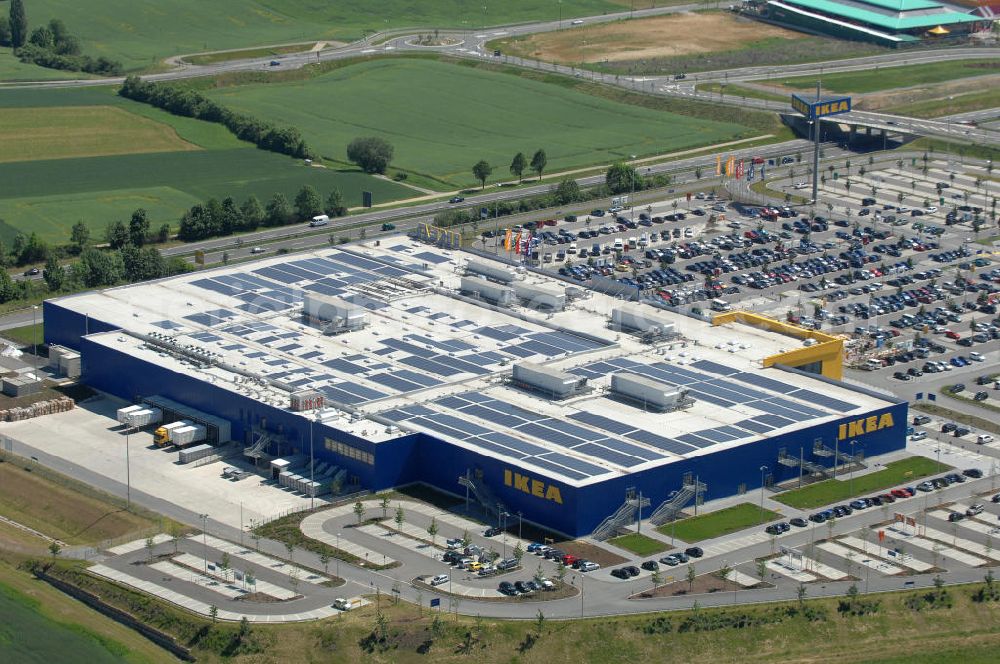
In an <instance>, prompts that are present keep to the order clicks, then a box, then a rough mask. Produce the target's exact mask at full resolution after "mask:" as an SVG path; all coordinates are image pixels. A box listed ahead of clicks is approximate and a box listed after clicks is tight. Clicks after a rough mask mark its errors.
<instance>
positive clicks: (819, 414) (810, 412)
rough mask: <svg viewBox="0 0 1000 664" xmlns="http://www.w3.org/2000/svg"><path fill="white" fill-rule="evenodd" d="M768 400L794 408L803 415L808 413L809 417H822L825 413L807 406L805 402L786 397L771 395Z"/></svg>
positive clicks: (784, 406) (783, 406)
mask: <svg viewBox="0 0 1000 664" xmlns="http://www.w3.org/2000/svg"><path fill="white" fill-rule="evenodd" d="M768 401H770V402H771V403H774V404H778V405H779V406H781V407H782V408H787V409H788V410H794V411H797V412H800V413H802V414H803V415H808V416H810V417H822V416H823V415H826V413H824V412H822V411H819V410H816V409H815V408H813V407H812V406H807V405H805V404H801V403H796V402H794V401H789V400H788V399H780V398H778V397H772V398H770V399H768Z"/></svg>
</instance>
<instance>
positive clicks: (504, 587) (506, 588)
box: [497, 581, 517, 595]
mask: <svg viewBox="0 0 1000 664" xmlns="http://www.w3.org/2000/svg"><path fill="white" fill-rule="evenodd" d="M497 590H499V591H500V592H501V593H503V594H504V595H516V594H517V589H516V588H515V587H514V584H513V583H511V582H510V581H501V582H500V586H499V587H498V588H497Z"/></svg>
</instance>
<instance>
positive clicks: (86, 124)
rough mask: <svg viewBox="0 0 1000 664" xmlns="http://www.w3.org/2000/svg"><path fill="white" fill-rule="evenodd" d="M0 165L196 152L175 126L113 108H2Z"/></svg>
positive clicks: (0, 118)
mask: <svg viewBox="0 0 1000 664" xmlns="http://www.w3.org/2000/svg"><path fill="white" fill-rule="evenodd" d="M0 144H3V146H4V149H3V151H2V152H0V163H5V162H12V161H29V160H35V159H66V158H71V157H94V156H108V155H115V154H132V153H137V152H173V151H175V150H197V149H199V148H198V146H196V145H194V144H192V143H188V142H187V141H184V140H183V139H181V138H180V137H179V136H178V135H177V132H176V131H174V129H173V127H171V126H169V125H166V124H162V123H159V122H156V121H154V120H150V119H148V118H144V117H142V116H139V115H134V114H132V113H129V112H128V111H126V110H124V109H122V108H116V107H113V106H63V107H50V108H0Z"/></svg>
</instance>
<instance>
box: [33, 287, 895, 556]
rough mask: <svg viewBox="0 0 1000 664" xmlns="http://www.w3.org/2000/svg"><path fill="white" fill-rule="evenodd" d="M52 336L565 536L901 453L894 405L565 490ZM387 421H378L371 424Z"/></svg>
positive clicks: (208, 407) (68, 332) (364, 470)
mask: <svg viewBox="0 0 1000 664" xmlns="http://www.w3.org/2000/svg"><path fill="white" fill-rule="evenodd" d="M44 306H45V309H44V314H45V321H46V324H45V340H46V343H49V344H60V345H64V346H68V347H71V348H75V349H77V350H79V351H80V353H81V370H82V375H81V380H82V381H83V382H84V383H85V384H87V385H89V386H91V387H93V388H95V389H98V390H101V391H104V392H107V393H109V394H113V395H115V396H118V397H120V398H122V399H127V400H130V401H138V400H139V399H141V398H142V397H148V396H151V395H154V394H158V395H162V396H165V397H167V398H169V399H173V400H175V401H178V402H180V403H183V404H188V405H191V406H192V407H196V408H198V409H201V410H204V411H207V412H210V413H212V414H213V415H216V416H218V417H221V418H225V419H226V420H229V421H230V422H231V425H232V436H233V439H234V440H237V441H241V442H243V443H244V444H250V443H251V442H252V436H253V432H254V431H255V430H261V429H266V430H268V431H272V432H275V433H278V434H280V436H281V437H282V438H283V439H284V440H286V441H287V442H288V443H289V444H290V445H291V446H292V447H293V448H294V449H293V452H298V453H305V454H308V453H309V450H310V445H311V446H312V449H313V453H314V454H315V456H316V458H317V459H320V460H326V461H329V462H332V463H335V464H336V465H338V466H341V467H343V468H346V469H347V471H348V473H349V474H350V476H351V479H353V480H355V481H356V482H357V483H359V484H360V485H361V486H363V487H365V488H368V489H371V490H381V489H386V488H389V487H393V486H399V485H403V484H408V483H412V482H424V483H426V484H429V485H431V486H433V487H436V488H438V489H441V490H443V491H447V492H451V493H454V494H459V495H461V494H462V493H463V492H464V489H463V488H462V487H461V486H460V485H459V483H458V479H459V477H460V476H463V475H466V474H467V473H471V474H472V475H473V476H474V477H475V478H476V479H478V480H480V481H482V482H483V483H485V484H486V485H487V486H488V487H489V489H491V491H492V492H493V493H494V494H495V495H496V497H497V498H498V499H499V500H500V501H502V502H503V504H504V506H505V508H506V510H507V511H508V512H510V513H511V514H517V513H518V512H521V513H523V516H524V519H525V520H527V521H531V522H534V523H537V524H539V525H542V526H544V527H546V528H549V529H552V530H556V531H558V532H561V533H564V534H566V535H569V536H581V535H586V534H589V533H590V532H592V531H593V530H594V529H595V527H596V526H597V525H598V524H599V523H600V522H601V521H602V520H604V518H605V517H607V516H608V515H609V514H611V513H612V512H613V511H614V510H615V509H617V508H618V507H619V506H620V505H621V504H622V502H623V501H624V499H625V495H626V491H627V490H629V489H634V490H635V491H641V492H642V494H643V496H644V497H648V498H649V499H650V502H651V505H652V508H653V509H655V508H656V507H657V506H658V505H659V504H660V503H662V502H663V501H665V500H667V498H668V496H669V494H670V493H671V492H673V491H676V490H678V489H680V488H681V486H682V483H683V479H684V476H685V475H686V474H688V473H690V474H692V475H694V476H697V477H698V478H699V479H700V480H701V481H702V482H704V483H706V484H707V485H708V492H707V493H706V495H705V497H706V499H709V500H711V499H715V498H722V497H725V496H729V495H733V494H736V493H740V492H749V491H753V490H754V489H759V488H760V485H761V471H760V467H761V466H767V468H768V470H767V472H766V473H765V476H769V477H766V481H768V483H772V482H773V483H780V482H783V481H785V480H789V479H794V478H797V477H798V473H799V470H798V468H795V467H789V466H785V465H782V464H779V463H778V457H779V452H780V451H784V452H785V453H786V454H787V455H788V456H791V457H794V458H798V457H799V456H800V454H801V455H802V456H803V457H804V458H805V459H806V460H808V461H812V462H814V463H820V464H823V465H826V466H831V465H832V464H833V458H832V457H831V456H827V457H817V456H814V455H813V454H812V450H813V448H814V445H815V444H816V442H817V441H821V442H822V444H823V445H824V446H826V447H828V448H834V447H835V446H838V445H839V447H840V449H841V451H850V450H849V449H848V446H849V444H850V441H852V440H853V441H855V452H862V451H863V452H864V455H865V456H866V457H870V456H875V455H879V454H884V453H887V452H891V451H893V450H898V449H901V448H903V447H905V440H906V435H905V434H906V425H907V404H906V403H905V402H904V403H897V404H893V405H889V406H886V407H883V408H879V409H876V410H873V411H871V412H870V413H866V414H864V415H863V416H858V415H854V416H850V417H845V418H841V419H839V420H835V421H832V422H827V423H821V424H816V425H814V426H810V427H805V428H803V429H800V430H797V431H793V432H789V433H785V434H782V435H777V436H774V437H769V438H764V439H761V440H758V441H755V442H751V443H746V444H743V445H739V446H735V447H732V448H729V449H723V450H720V451H716V452H712V453H709V454H705V455H703V456H697V457H691V458H686V459H681V460H678V461H677V462H675V463H669V464H666V465H661V466H658V467H655V468H651V469H648V470H642V471H638V472H634V473H629V474H625V475H620V476H617V477H613V478H611V479H606V480H602V481H597V482H593V483H591V484H587V485H585V486H582V487H577V486H574V485H571V484H568V483H565V482H563V481H561V480H559V479H557V478H554V477H551V476H549V475H547V474H546V473H544V472H542V471H536V470H533V469H529V468H526V467H519V466H518V465H516V464H515V463H513V462H510V461H506V460H503V459H499V458H495V457H491V456H488V455H486V454H483V453H481V452H478V451H474V450H472V449H468V448H466V447H463V446H461V445H458V444H455V443H451V442H448V441H445V440H442V439H439V438H436V437H434V436H432V435H429V434H425V433H415V434H410V435H404V436H399V437H396V438H393V439H390V440H387V441H383V442H379V443H374V442H372V441H369V440H367V439H365V438H364V437H363V436H359V435H354V434H352V433H349V432H346V431H342V430H340V429H337V428H335V427H332V426H328V425H326V424H322V423H318V422H312V421H310V419H309V418H307V417H305V416H303V415H302V414H299V413H293V412H290V411H288V410H284V409H281V408H277V407H274V406H270V405H268V404H265V403H261V402H259V401H257V400H254V399H252V398H250V397H248V396H245V395H243V394H239V393H236V392H233V391H231V390H228V389H225V388H222V387H218V386H216V385H213V384H211V383H209V382H206V381H204V380H202V379H200V378H198V377H195V376H191V375H189V374H186V373H183V372H182V371H177V370H174V369H171V368H168V367H163V366H159V365H157V364H155V363H152V362H148V361H145V360H143V359H141V358H138V357H136V356H134V355H131V354H129V353H127V352H122V351H119V350H116V349H114V348H112V347H109V346H108V345H105V344H103V343H99V342H98V341H96V340H94V339H92V338H88V334H89V335H93V334H95V333H98V332H104V331H110V330H112V329H115V328H113V327H112V326H110V325H108V324H107V323H104V322H101V321H98V320H95V319H94V318H93V317H90V318H87V317H85V316H83V315H81V314H78V313H76V312H74V311H71V310H69V309H67V308H64V307H60V306H59V304H58V301H52V302H46V303H45V305H44ZM378 426H383V425H379V424H376V423H372V427H373V428H374V427H378Z"/></svg>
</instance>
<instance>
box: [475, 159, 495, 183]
mask: <svg viewBox="0 0 1000 664" xmlns="http://www.w3.org/2000/svg"><path fill="white" fill-rule="evenodd" d="M492 172H493V167H492V166H490V164H489V162H488V161H486V160H485V159H480V160H479V161H477V162H476V164H475V165H474V166H473V167H472V175H473V176H475V178H476V179H477V180H479V183H480V184H481V185H482V188H483V189H486V180H487V178H489V177H490V174H491V173H492Z"/></svg>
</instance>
